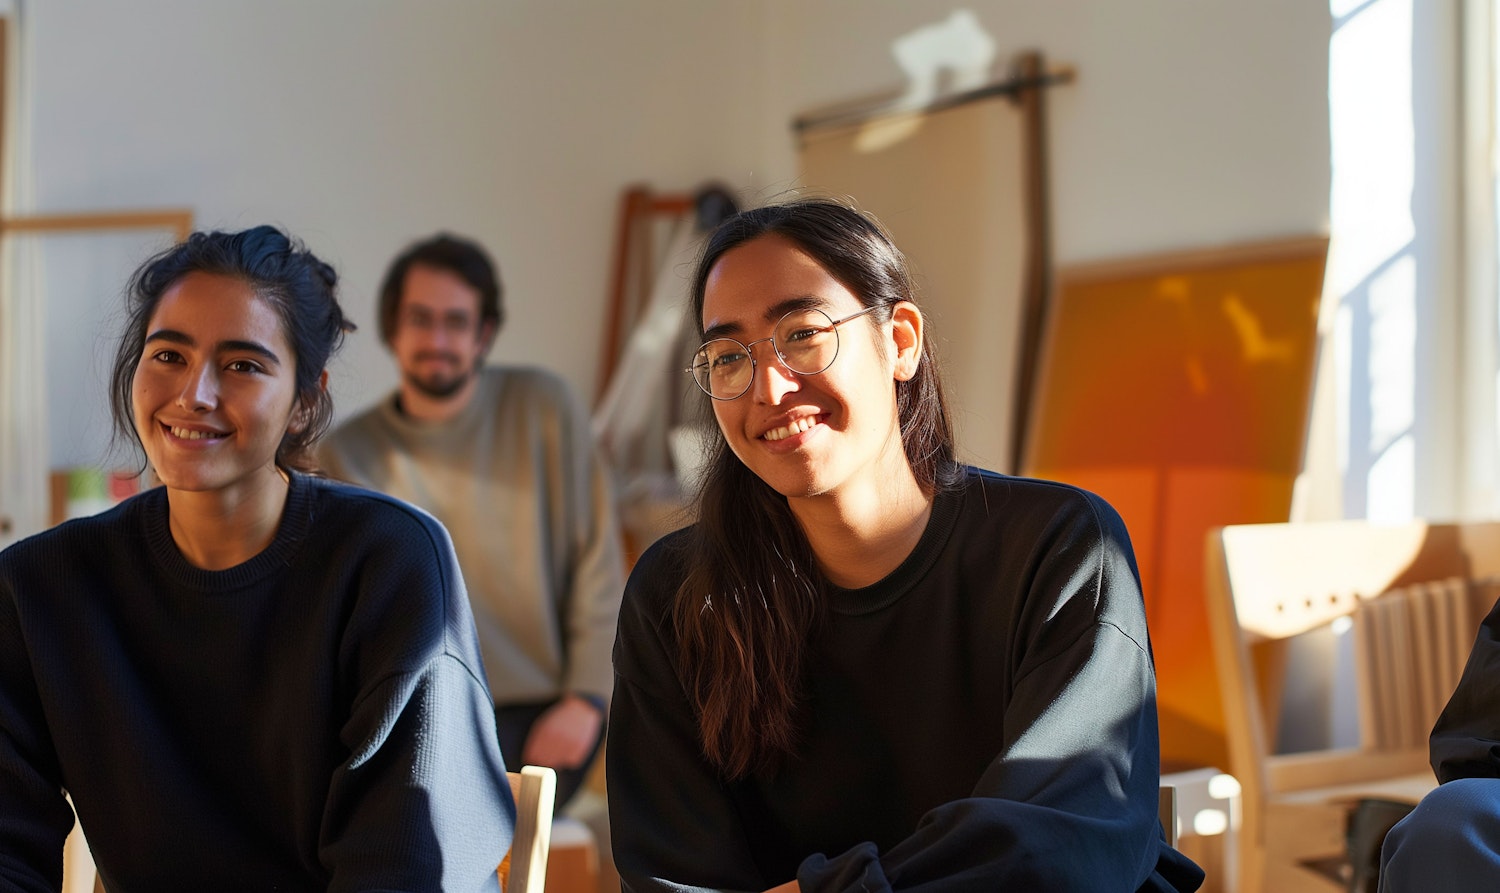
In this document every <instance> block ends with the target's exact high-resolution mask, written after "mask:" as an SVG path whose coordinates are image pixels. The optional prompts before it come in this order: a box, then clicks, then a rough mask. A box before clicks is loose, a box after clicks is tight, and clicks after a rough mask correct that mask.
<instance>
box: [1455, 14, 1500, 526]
mask: <svg viewBox="0 0 1500 893" xmlns="http://www.w3.org/2000/svg"><path fill="white" fill-rule="evenodd" d="M1496 27H1497V16H1496V15H1495V0H1463V23H1462V27H1461V29H1460V34H1461V39H1462V41H1463V46H1462V58H1463V68H1462V75H1461V76H1462V79H1463V107H1462V116H1463V118H1462V120H1463V134H1462V140H1463V143H1462V145H1463V167H1462V169H1461V171H1460V177H1461V181H1460V182H1461V186H1460V194H1461V195H1462V203H1461V206H1462V213H1463V220H1462V226H1463V233H1464V237H1463V258H1464V260H1463V270H1462V276H1463V283H1464V287H1463V289H1462V290H1461V292H1460V296H1459V297H1460V301H1461V302H1462V303H1461V305H1460V308H1459V318H1460V319H1461V320H1462V328H1461V332H1462V337H1463V341H1462V342H1461V343H1460V345H1459V348H1460V350H1461V351H1462V353H1461V356H1462V366H1461V368H1460V374H1461V380H1462V381H1463V388H1462V393H1461V394H1460V400H1461V412H1460V419H1461V422H1460V425H1461V430H1460V435H1459V436H1460V439H1461V449H1462V453H1461V455H1462V463H1461V467H1460V475H1461V484H1462V485H1461V486H1460V488H1459V493H1460V501H1459V505H1458V511H1459V514H1460V515H1461V516H1462V517H1465V518H1485V517H1496V516H1500V410H1497V407H1496V401H1497V399H1500V388H1497V385H1496V379H1497V375H1500V308H1497V303H1500V290H1497V277H1496V267H1497V262H1496V251H1497V242H1496V239H1497V231H1500V227H1497V220H1496V213H1497V211H1500V206H1497V202H1496V192H1497V188H1500V178H1497V176H1496V172H1497V167H1500V166H1497V163H1496V162H1497V159H1496V151H1497V145H1496V139H1495V127H1496V124H1497V119H1500V116H1497V115H1496V107H1495V103H1496V95H1497V90H1496V84H1495V81H1496V65H1497V61H1500V53H1497V51H1496V41H1497V32H1496Z"/></svg>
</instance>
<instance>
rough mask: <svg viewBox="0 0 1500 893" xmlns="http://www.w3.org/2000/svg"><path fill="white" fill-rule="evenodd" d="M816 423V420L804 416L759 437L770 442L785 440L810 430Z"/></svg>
mask: <svg viewBox="0 0 1500 893" xmlns="http://www.w3.org/2000/svg"><path fill="white" fill-rule="evenodd" d="M817 423H818V420H817V419H815V418H813V417H812V416H806V417H803V418H800V419H798V420H797V421H795V422H792V423H791V424H790V425H787V426H785V427H782V428H772V429H771V430H770V431H767V432H766V433H765V434H762V435H761V437H764V438H765V439H766V440H770V441H777V440H785V439H787V438H788V437H791V436H792V435H793V434H801V433H802V432H803V431H809V430H811V429H812V427H813V426H814V425H816V424H817Z"/></svg>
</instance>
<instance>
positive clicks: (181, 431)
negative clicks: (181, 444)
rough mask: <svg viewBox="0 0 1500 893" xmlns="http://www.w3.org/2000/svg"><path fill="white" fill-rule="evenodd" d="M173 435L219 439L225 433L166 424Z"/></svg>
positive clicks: (190, 438) (183, 437)
mask: <svg viewBox="0 0 1500 893" xmlns="http://www.w3.org/2000/svg"><path fill="white" fill-rule="evenodd" d="M163 427H165V428H166V429H167V430H168V431H170V432H172V436H173V437H176V438H178V439H179V440H219V439H221V438H223V437H224V436H225V435H223V434H220V433H219V432H217V431H197V430H194V429H191V428H179V427H177V426H176V425H164V426H163Z"/></svg>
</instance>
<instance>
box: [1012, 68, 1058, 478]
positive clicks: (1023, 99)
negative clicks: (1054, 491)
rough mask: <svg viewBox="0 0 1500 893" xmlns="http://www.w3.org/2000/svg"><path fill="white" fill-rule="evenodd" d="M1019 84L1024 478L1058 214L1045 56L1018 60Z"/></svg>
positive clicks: (1016, 444)
mask: <svg viewBox="0 0 1500 893" xmlns="http://www.w3.org/2000/svg"><path fill="white" fill-rule="evenodd" d="M1016 69H1017V70H1016V81H1017V82H1019V83H1021V84H1025V85H1027V86H1024V87H1022V88H1021V89H1019V90H1018V91H1017V93H1016V101H1017V103H1018V104H1019V105H1020V108H1021V142H1022V146H1021V169H1022V177H1023V179H1024V181H1025V186H1024V188H1025V195H1024V197H1023V199H1022V205H1023V208H1024V215H1025V218H1026V233H1027V237H1028V238H1027V243H1026V254H1025V260H1024V261H1023V266H1022V278H1021V320H1020V331H1019V332H1018V333H1017V338H1016V347H1017V349H1016V378H1015V393H1014V395H1013V399H1012V403H1011V405H1012V407H1013V409H1012V414H1011V449H1010V472H1011V473H1012V474H1021V473H1022V471H1023V462H1024V460H1025V458H1026V456H1025V453H1026V440H1027V434H1028V427H1029V425H1030V422H1031V405H1032V401H1033V399H1034V397H1035V391H1036V374H1037V367H1038V364H1039V362H1040V356H1041V348H1042V334H1043V327H1044V325H1045V323H1046V319H1047V304H1048V302H1049V301H1050V300H1051V293H1052V215H1051V211H1050V204H1049V203H1050V201H1051V197H1050V195H1049V194H1048V188H1047V91H1046V89H1045V83H1046V82H1045V81H1044V80H1043V78H1042V74H1043V72H1044V71H1045V67H1044V66H1043V63H1042V54H1041V53H1040V52H1036V51H1031V52H1027V53H1023V54H1022V55H1021V56H1020V57H1019V58H1018V59H1017V62H1016Z"/></svg>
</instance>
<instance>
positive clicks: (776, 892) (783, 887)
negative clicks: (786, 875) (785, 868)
mask: <svg viewBox="0 0 1500 893" xmlns="http://www.w3.org/2000/svg"><path fill="white" fill-rule="evenodd" d="M766 893H802V885H801V884H799V883H797V881H796V880H795V879H793V880H790V881H787V882H786V883H784V884H779V885H777V886H775V887H772V888H771V889H769V890H767V891H766Z"/></svg>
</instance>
